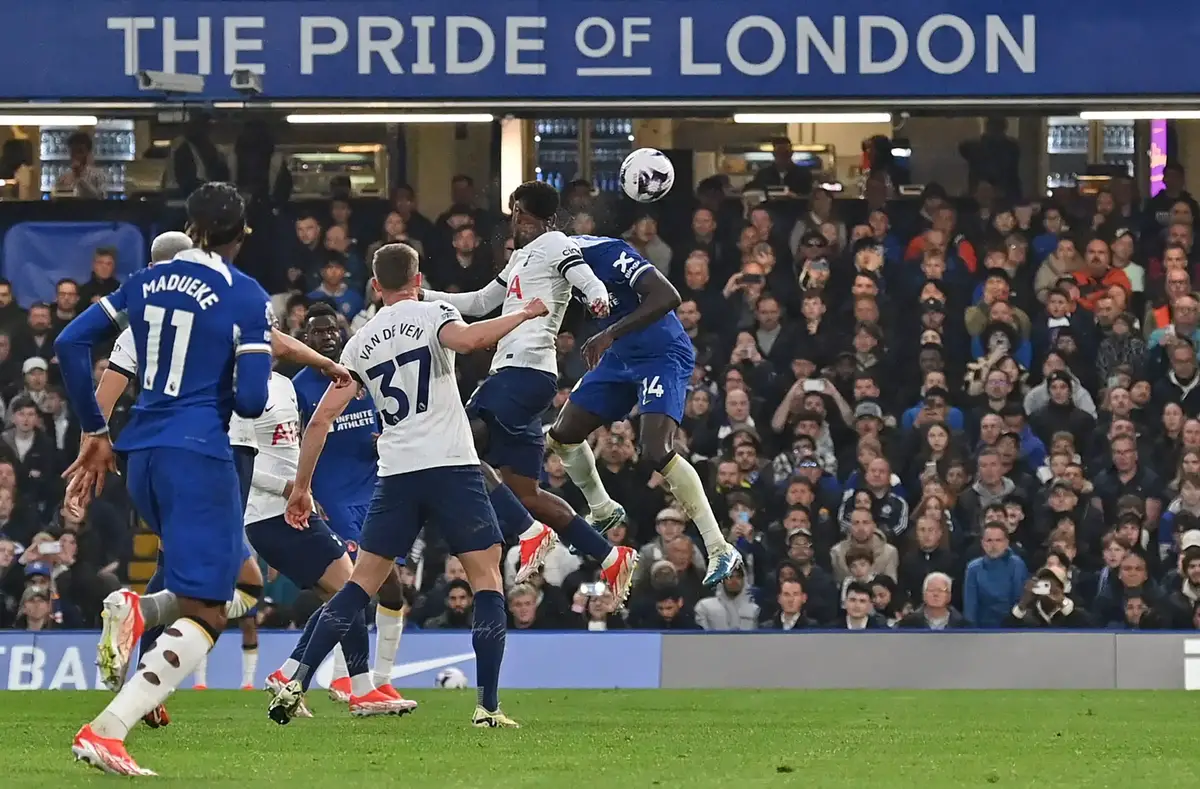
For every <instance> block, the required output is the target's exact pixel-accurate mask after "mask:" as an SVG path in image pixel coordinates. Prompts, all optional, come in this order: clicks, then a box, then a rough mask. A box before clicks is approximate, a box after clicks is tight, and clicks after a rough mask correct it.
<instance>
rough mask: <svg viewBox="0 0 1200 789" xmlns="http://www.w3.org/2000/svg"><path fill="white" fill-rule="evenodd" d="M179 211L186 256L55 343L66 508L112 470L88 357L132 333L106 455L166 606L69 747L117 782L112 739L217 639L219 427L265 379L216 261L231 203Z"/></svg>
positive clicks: (237, 521) (246, 313) (258, 296)
mask: <svg viewBox="0 0 1200 789" xmlns="http://www.w3.org/2000/svg"><path fill="white" fill-rule="evenodd" d="M187 213H188V234H189V235H190V236H191V237H192V239H193V241H195V242H196V249H193V250H190V251H187V252H183V253H181V254H179V255H178V256H177V257H176V258H175V259H174V260H172V261H170V262H168V263H163V264H160V265H158V266H155V267H153V268H147V269H144V270H142V271H140V272H138V273H137V274H135V275H134V276H132V277H130V278H129V279H127V280H126V281H125V283H124V284H123V285H122V286H121V288H120V289H119V290H117V291H116V292H114V293H112V294H110V295H108V296H105V297H104V298H102V299H100V301H99V302H98V303H97V304H94V305H93V306H91V307H89V308H88V309H87V310H85V311H84V312H83V314H81V315H80V316H79V317H78V318H76V319H75V320H74V321H72V322H71V323H70V324H69V325H68V326H67V327H66V328H65V329H64V330H63V332H62V333H61V334H60V335H59V336H58V338H57V340H56V341H55V352H56V353H57V355H58V359H59V362H60V364H61V367H62V372H63V381H64V384H65V386H66V389H67V393H68V396H69V397H70V400H71V404H72V406H73V407H74V409H75V411H76V413H77V414H78V416H79V421H80V425H81V427H82V429H83V431H84V433H85V437H84V446H83V447H82V448H81V449H80V454H79V458H78V460H76V462H75V463H74V464H73V465H72V467H71V468H69V469H68V470H67V475H68V476H71V483H70V486H69V488H68V497H69V498H71V499H73V500H74V501H75V502H76V503H77V504H84V503H86V501H87V499H88V498H90V496H91V494H92V491H93V490H95V491H96V492H97V493H98V492H99V490H100V489H101V488H102V486H103V482H104V477H105V475H106V474H107V473H109V472H110V471H112V470H114V469H115V464H114V456H113V446H112V443H111V442H110V440H109V437H108V428H107V425H106V424H105V419H104V417H103V416H102V414H101V412H100V407H99V405H98V404H97V401H96V397H95V395H94V394H93V392H92V375H91V368H92V355H91V351H92V346H93V344H95V343H96V342H99V341H100V340H102V339H103V338H104V336H105V335H107V334H108V333H110V332H111V331H112V329H113V327H114V325H115V326H117V327H121V326H122V325H123V324H124V323H126V322H128V325H129V326H130V327H131V328H132V329H133V335H134V340H135V345H136V348H137V358H138V362H139V368H140V369H139V372H140V374H141V378H142V381H141V383H142V390H141V393H140V394H139V395H138V400H137V404H136V405H135V406H134V408H133V410H132V413H131V416H130V420H129V423H128V424H127V425H126V426H125V429H124V430H123V431H122V432H121V437H120V439H119V441H118V442H117V448H118V449H120V450H121V451H123V452H127V453H128V471H127V474H126V485H127V488H128V491H129V495H130V498H131V499H132V501H133V503H134V506H135V507H136V508H137V510H138V512H139V513H140V514H141V515H142V517H143V518H144V519H145V520H146V522H147V523H148V525H149V526H150V527H151V529H153V530H154V531H155V532H156V533H157V534H158V535H159V537H160V539H161V540H162V545H163V553H164V555H165V556H166V557H168V561H167V567H166V588H167V591H169V592H170V593H171V594H172V596H173V598H174V599H173V600H172V601H165V602H164V604H163V605H162V606H156V609H158V610H157V611H156V618H157V619H159V620H160V621H161V622H162V623H166V624H167V625H168V626H167V628H166V630H164V631H163V633H162V635H161V636H160V637H159V639H158V641H157V642H156V644H155V646H154V648H153V649H151V650H150V651H149V652H148V653H147V654H145V655H144V656H143V657H142V662H141V664H140V665H139V666H138V670H137V671H136V673H135V674H134V675H133V677H132V678H130V680H129V681H128V682H127V683H125V685H124V687H122V688H121V691H120V692H119V693H118V694H117V696H116V698H114V699H113V700H112V702H111V703H109V705H108V706H107V707H106V708H105V709H104V711H103V712H101V713H100V715H99V716H97V717H96V718H95V719H94V720H93V721H92V722H90V723H89V724H87V725H85V726H84V727H83V728H82V729H80V730H79V732H78V733H77V734H76V735H75V740H74V743H73V744H72V749H71V750H72V752H73V753H74V755H75V757H76V758H77V759H79V760H82V761H86V762H87V763H88V764H90V765H92V766H94V767H96V768H98V769H100V770H103V771H104V772H108V773H113V774H118V775H153V773H152V772H150V771H149V770H144V769H142V768H141V767H139V766H138V765H137V764H136V763H135V762H134V761H133V759H132V758H131V757H130V756H129V754H128V752H127V751H126V750H125V744H124V740H125V737H126V736H127V735H128V733H129V730H130V729H131V728H132V727H133V725H134V724H135V723H136V722H137V721H138V720H139V719H141V718H142V716H144V715H145V714H146V713H148V712H150V711H151V710H153V709H154V708H156V707H157V706H158V705H159V704H161V703H162V702H163V701H164V700H165V699H166V697H167V696H168V695H169V694H170V693H171V692H172V691H173V690H174V689H175V688H176V687H178V686H179V684H180V682H182V681H183V680H184V679H185V678H186V677H187V676H188V675H189V674H191V672H192V671H193V670H194V669H195V668H196V666H197V665H198V664H199V663H200V661H201V660H202V659H203V658H204V657H205V656H206V655H207V654H208V652H209V651H210V650H211V649H212V646H213V644H214V643H215V642H216V640H217V637H218V636H219V635H220V633H221V631H222V630H223V629H224V628H225V623H226V617H225V605H226V601H227V600H229V599H230V598H231V597H233V593H234V585H235V582H236V580H237V576H238V570H239V568H240V567H241V564H242V556H243V545H244V534H243V530H242V514H241V513H242V503H241V500H240V491H239V483H238V477H237V471H236V468H235V466H234V461H233V454H232V452H231V450H230V446H229V437H228V435H227V429H228V425H229V419H230V416H231V414H232V413H233V412H236V413H238V414H239V415H240V416H244V417H248V418H249V417H255V416H258V415H259V414H261V413H262V411H263V408H264V407H265V406H266V402H267V383H268V380H269V378H270V374H271V325H270V304H269V300H268V297H267V294H266V292H265V291H263V289H262V287H261V286H259V285H258V283H257V282H255V281H254V280H252V279H250V278H249V277H247V276H246V275H244V274H242V273H241V272H239V271H238V270H237V269H235V268H233V267H232V265H231V264H230V263H229V262H228V261H229V260H230V259H232V258H233V257H234V256H236V255H237V253H238V250H239V249H240V248H241V245H242V240H243V239H244V237H245V235H246V232H247V228H246V225H245V204H244V202H243V200H242V197H241V195H239V194H238V192H237V190H236V188H235V187H233V186H232V185H230V184H220V183H209V184H205V185H204V186H202V187H200V188H199V189H197V190H196V191H195V192H193V193H192V194H191V195H190V196H189V197H188V200H187ZM235 376H236V382H237V383H236V386H235V383H234V381H235ZM172 603H173V604H172ZM143 616H144V614H143V613H142V612H139V613H137V614H136V615H131V616H129V617H128V618H129V620H130V630H131V631H132V630H134V629H135V627H136V625H138V624H142V625H145V624H147V622H145V621H142V620H143ZM158 623H159V622H154V623H153V624H158ZM130 635H131V637H132V636H133V633H132V632H131V633H130ZM131 640H136V637H132V638H131Z"/></svg>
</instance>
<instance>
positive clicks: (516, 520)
mask: <svg viewBox="0 0 1200 789" xmlns="http://www.w3.org/2000/svg"><path fill="white" fill-rule="evenodd" d="M488 499H490V500H491V502H492V509H494V510H495V511H496V520H497V521H499V522H500V533H501V534H503V535H504V539H505V540H506V541H508V542H516V541H517V538H518V537H520V536H521V534H522V532H524V531H525V530H526V529H528V528H529V527H530V526H532V525H533V516H532V515H530V514H529V510H527V509H525V507H524V505H522V504H521V500H520V499H518V498H517V494H515V493H513V492H512V490H511V489H509V487H508V485H501V486H499V487H498V488H496V489H495V490H493V491H492V492H491V493H489V494H488Z"/></svg>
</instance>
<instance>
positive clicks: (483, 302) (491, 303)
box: [421, 277, 508, 318]
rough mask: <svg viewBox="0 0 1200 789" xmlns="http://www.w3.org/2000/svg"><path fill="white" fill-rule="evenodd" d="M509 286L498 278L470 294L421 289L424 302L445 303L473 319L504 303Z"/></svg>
mask: <svg viewBox="0 0 1200 789" xmlns="http://www.w3.org/2000/svg"><path fill="white" fill-rule="evenodd" d="M507 291H508V286H507V285H505V284H504V282H503V281H502V280H501V279H500V278H499V277H497V278H496V279H494V280H492V281H491V282H489V283H488V284H486V285H484V286H483V287H482V288H480V289H479V290H475V291H471V292H470V293H442V292H441V291H438V290H426V289H424V288H422V289H421V300H422V301H444V302H446V303H447V304H450V305H451V306H453V307H454V308H455V309H456V310H458V311H459V312H461V313H462V314H463V315H470V316H471V317H472V318H475V317H478V316H480V315H487V314H488V313H489V312H491V311H492V310H494V309H496V308H497V307H499V306H500V305H501V304H503V303H504V294H505V293H506V292H507Z"/></svg>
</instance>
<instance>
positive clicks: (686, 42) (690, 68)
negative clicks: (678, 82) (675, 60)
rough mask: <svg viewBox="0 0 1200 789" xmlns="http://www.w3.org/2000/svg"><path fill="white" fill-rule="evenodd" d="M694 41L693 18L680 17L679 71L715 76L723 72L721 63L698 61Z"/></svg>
mask: <svg viewBox="0 0 1200 789" xmlns="http://www.w3.org/2000/svg"><path fill="white" fill-rule="evenodd" d="M695 49H696V45H695V44H694V43H693V41H692V18H691V17H690V16H684V17H680V18H679V73H680V74H682V75H683V76H685V77H690V76H696V77H713V76H716V75H717V74H720V73H721V64H720V63H697V62H696V53H695Z"/></svg>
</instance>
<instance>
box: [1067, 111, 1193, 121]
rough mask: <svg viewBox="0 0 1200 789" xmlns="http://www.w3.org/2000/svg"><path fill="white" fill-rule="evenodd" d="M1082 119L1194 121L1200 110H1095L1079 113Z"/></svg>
mask: <svg viewBox="0 0 1200 789" xmlns="http://www.w3.org/2000/svg"><path fill="white" fill-rule="evenodd" d="M1079 119H1080V120H1084V121H1157V120H1165V121H1195V120H1200V110H1095V111H1091V110H1089V111H1085V112H1081V113H1079Z"/></svg>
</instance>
